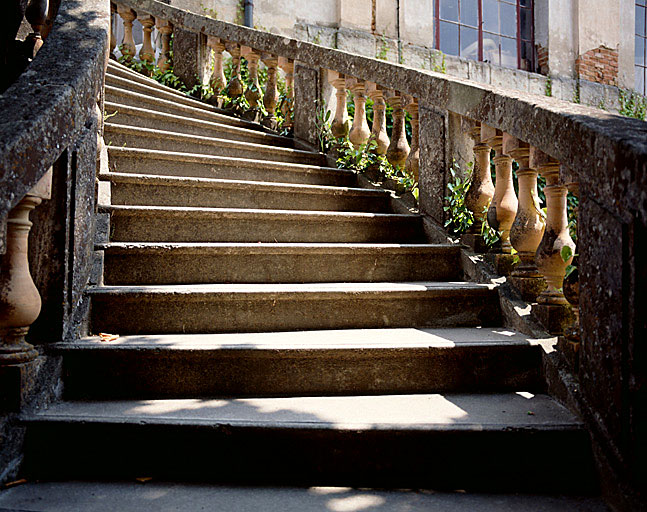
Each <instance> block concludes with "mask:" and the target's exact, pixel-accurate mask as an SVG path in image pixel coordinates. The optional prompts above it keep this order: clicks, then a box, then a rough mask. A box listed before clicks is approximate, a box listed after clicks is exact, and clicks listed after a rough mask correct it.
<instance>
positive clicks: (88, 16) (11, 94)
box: [0, 0, 110, 254]
mask: <svg viewBox="0 0 647 512" xmlns="http://www.w3.org/2000/svg"><path fill="white" fill-rule="evenodd" d="M109 30H110V5H109V2H106V1H105V0H63V2H62V3H61V6H60V9H59V12H58V15H57V17H56V21H55V22H54V27H53V29H52V31H51V33H50V34H49V37H48V38H47V40H46V41H45V44H44V45H43V47H42V48H41V50H40V51H39V52H38V55H37V56H36V58H35V59H34V61H33V62H32V63H31V64H30V66H29V67H28V68H27V69H26V70H25V72H24V73H23V74H22V75H21V76H20V77H19V78H18V80H16V82H15V83H13V84H12V85H11V86H10V87H9V88H8V89H7V90H6V91H5V92H4V93H3V94H0V112H2V116H1V117H0V191H1V192H0V254H2V253H4V252H5V237H6V225H5V219H6V215H7V213H8V212H9V211H10V210H11V209H12V208H13V207H14V206H15V205H16V204H17V203H18V202H19V201H20V200H21V199H22V198H23V197H24V196H25V194H26V193H27V192H29V190H30V189H31V188H32V187H33V186H34V185H35V184H36V183H38V181H39V180H40V178H41V177H42V176H43V175H44V174H45V173H46V172H47V170H48V169H49V168H50V167H51V166H52V164H53V163H54V162H56V160H57V159H58V158H59V157H60V155H61V154H62V152H63V151H64V150H65V149H66V148H67V147H68V146H69V145H70V144H72V143H73V142H74V140H75V135H76V133H77V132H78V131H79V130H80V129H81V128H82V127H83V126H84V125H85V123H86V122H87V120H88V118H89V116H91V115H96V114H95V105H96V103H97V99H98V95H99V93H100V90H101V84H102V83H103V74H104V69H105V65H106V58H107V51H108V41H109Z"/></svg>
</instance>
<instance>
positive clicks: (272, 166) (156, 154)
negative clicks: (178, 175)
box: [108, 146, 355, 176]
mask: <svg viewBox="0 0 647 512" xmlns="http://www.w3.org/2000/svg"><path fill="white" fill-rule="evenodd" d="M108 153H109V154H112V155H113V156H115V157H122V158H142V157H145V158H147V159H150V160H164V161H172V162H187V163H203V164H207V165H209V164H211V165H214V164H218V163H220V164H228V166H229V167H231V166H232V165H233V164H235V165H236V167H246V168H255V169H258V168H265V169H269V170H277V169H279V170H294V171H297V172H298V171H301V172H325V173H333V174H344V175H347V176H354V175H355V173H354V171H351V170H350V169H337V168H336V167H323V166H318V165H308V164H299V163H292V162H276V161H272V160H255V159H252V158H240V157H225V156H215V155H203V154H200V153H182V152H179V151H161V150H154V149H141V148H128V147H126V148H117V147H114V146H108Z"/></svg>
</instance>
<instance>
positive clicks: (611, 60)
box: [575, 46, 618, 85]
mask: <svg viewBox="0 0 647 512" xmlns="http://www.w3.org/2000/svg"><path fill="white" fill-rule="evenodd" d="M575 70H576V72H577V75H578V77H579V78H582V79H584V80H589V81H591V82H598V83H600V84H606V85H616V84H617V82H618V51H617V50H612V49H611V48H606V47H605V46H600V47H598V48H595V49H593V50H589V51H588V52H586V53H584V54H582V55H580V56H579V57H578V58H577V60H576V61H575Z"/></svg>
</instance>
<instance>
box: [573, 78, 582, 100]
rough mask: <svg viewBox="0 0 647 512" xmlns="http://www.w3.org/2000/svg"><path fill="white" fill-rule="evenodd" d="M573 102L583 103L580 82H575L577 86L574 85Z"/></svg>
mask: <svg viewBox="0 0 647 512" xmlns="http://www.w3.org/2000/svg"><path fill="white" fill-rule="evenodd" d="M573 103H581V100H580V82H575V87H573Z"/></svg>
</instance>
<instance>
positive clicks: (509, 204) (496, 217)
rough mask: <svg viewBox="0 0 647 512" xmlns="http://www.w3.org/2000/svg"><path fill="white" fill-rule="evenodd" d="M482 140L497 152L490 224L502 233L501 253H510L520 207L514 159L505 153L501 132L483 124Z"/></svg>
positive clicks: (489, 211)
mask: <svg viewBox="0 0 647 512" xmlns="http://www.w3.org/2000/svg"><path fill="white" fill-rule="evenodd" d="M481 140H482V141H483V142H486V143H487V144H489V145H490V146H491V147H492V148H493V149H494V151H496V156H495V157H494V160H493V161H494V168H495V173H496V182H495V184H494V197H493V198H492V202H491V203H490V208H489V209H488V213H487V220H488V224H489V225H490V226H491V227H492V228H494V229H496V230H498V231H500V232H501V251H502V252H504V253H510V252H511V251H512V245H511V244H510V228H511V227H512V222H513V221H514V217H515V215H516V213H517V205H518V202H517V196H516V195H515V193H514V184H513V181H512V158H510V156H509V155H506V154H504V153H503V135H502V133H501V131H500V130H496V129H494V128H491V127H489V126H486V125H484V124H481Z"/></svg>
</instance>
